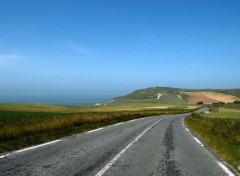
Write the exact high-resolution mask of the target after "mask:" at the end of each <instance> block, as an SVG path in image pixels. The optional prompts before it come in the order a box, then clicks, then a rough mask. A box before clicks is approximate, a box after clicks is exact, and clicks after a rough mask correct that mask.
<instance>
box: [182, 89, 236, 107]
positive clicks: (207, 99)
mask: <svg viewBox="0 0 240 176" xmlns="http://www.w3.org/2000/svg"><path fill="white" fill-rule="evenodd" d="M182 94H184V95H185V96H186V99H187V102H188V103H189V104H196V103H197V102H200V101H202V102H203V103H205V104H212V103H214V102H225V103H227V102H233V101H235V100H238V99H239V98H238V97H235V96H232V95H227V94H223V93H218V92H182Z"/></svg>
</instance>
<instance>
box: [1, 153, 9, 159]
mask: <svg viewBox="0 0 240 176" xmlns="http://www.w3.org/2000/svg"><path fill="white" fill-rule="evenodd" d="M9 155H10V154H6V155H2V156H0V159H1V158H5V157H7V156H9Z"/></svg>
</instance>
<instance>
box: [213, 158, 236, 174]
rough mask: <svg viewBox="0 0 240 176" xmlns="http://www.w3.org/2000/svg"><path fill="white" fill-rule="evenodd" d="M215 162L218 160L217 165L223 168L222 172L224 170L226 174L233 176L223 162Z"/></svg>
mask: <svg viewBox="0 0 240 176" xmlns="http://www.w3.org/2000/svg"><path fill="white" fill-rule="evenodd" d="M217 162H218V165H219V166H220V167H221V168H222V169H223V170H224V172H226V174H228V175H229V176H235V175H234V174H233V173H232V172H231V171H230V170H229V169H228V168H227V167H226V166H225V165H224V164H222V163H221V162H219V161H217Z"/></svg>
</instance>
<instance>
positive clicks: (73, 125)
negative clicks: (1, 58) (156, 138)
mask: <svg viewBox="0 0 240 176" xmlns="http://www.w3.org/2000/svg"><path fill="white" fill-rule="evenodd" d="M195 110H196V109H195ZM190 111H194V109H191V110H188V109H164V110H144V111H123V112H120V111H118V112H98V113H96V112H95V113H93V112H86V113H81V114H58V115H56V114H52V115H49V114H47V116H46V114H44V113H31V112H29V114H30V115H29V114H28V115H29V117H28V118H26V116H27V115H26V113H27V112H24V115H22V113H21V112H9V111H8V115H7V116H5V117H4V118H1V115H2V117H3V115H4V114H5V113H4V112H0V124H1V128H0V153H3V152H6V151H11V150H16V149H19V148H23V147H26V146H31V145H35V144H39V143H43V142H47V141H51V140H54V139H57V138H60V137H65V136H69V135H72V134H77V133H82V132H85V131H89V130H92V129H96V128H99V127H103V126H106V125H110V124H114V123H118V122H123V121H127V120H131V119H135V118H141V117H147V116H154V115H162V114H178V113H186V112H190ZM11 113H13V116H17V117H18V118H15V120H14V118H8V117H9V116H11ZM18 114H19V116H18ZM5 115H6V114H5ZM9 122H10V123H9Z"/></svg>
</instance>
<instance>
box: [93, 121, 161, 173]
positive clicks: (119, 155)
mask: <svg viewBox="0 0 240 176" xmlns="http://www.w3.org/2000/svg"><path fill="white" fill-rule="evenodd" d="M162 120H163V119H160V120H158V121H157V122H155V123H154V124H152V125H151V126H150V127H148V128H147V129H146V130H144V131H143V132H142V133H141V134H140V135H138V136H137V137H136V138H135V139H134V140H133V141H132V142H130V143H129V144H128V145H127V146H126V147H125V148H124V149H123V150H122V151H121V152H120V153H118V154H117V155H116V156H115V157H114V158H113V159H112V160H111V161H110V162H109V163H108V164H107V165H106V166H105V167H103V168H102V169H101V170H100V171H99V172H98V173H97V174H96V175H95V176H102V175H103V174H104V173H105V172H106V171H107V170H108V169H109V168H110V167H111V166H112V165H113V164H114V163H115V162H116V161H117V160H118V159H119V158H120V157H121V156H122V155H123V154H124V153H125V152H126V151H127V149H128V148H130V147H131V146H132V145H133V144H134V143H136V142H137V141H138V140H139V139H140V138H141V137H142V136H143V135H144V134H145V133H146V132H147V131H148V130H150V129H151V128H152V127H153V126H154V125H156V124H157V123H158V122H160V121H162Z"/></svg>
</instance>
